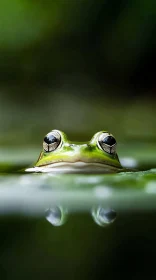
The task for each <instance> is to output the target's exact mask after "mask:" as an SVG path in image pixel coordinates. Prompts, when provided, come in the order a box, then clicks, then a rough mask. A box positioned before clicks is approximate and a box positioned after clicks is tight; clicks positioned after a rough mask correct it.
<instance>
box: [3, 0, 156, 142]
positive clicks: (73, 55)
mask: <svg viewBox="0 0 156 280" xmlns="http://www.w3.org/2000/svg"><path fill="white" fill-rule="evenodd" d="M155 15H156V3H155V1H154V0H148V1H147V0H144V1H138V0H137V1H136V0H132V1H128V0H127V1H123V0H122V1H113V0H112V1H103V0H97V1H95V0H80V1H75V0H73V1H72V0H64V1H63V0H57V1H55V0H54V1H46V2H45V1H43V0H38V1H35V0H33V1H28V0H22V1H19V0H16V1H13V2H11V3H10V1H9V0H6V1H5V2H2V3H0V130H1V134H0V143H1V145H12V144H13V145H28V144H30V145H41V142H42V139H43V136H44V135H45V134H46V133H47V132H49V131H50V130H51V129H53V128H57V129H61V130H63V131H65V132H66V133H67V134H69V136H70V137H71V138H72V139H74V140H77V141H79V140H89V139H90V138H91V137H92V135H93V134H94V133H95V132H96V131H98V130H101V129H107V130H109V131H111V132H112V133H114V134H115V135H116V137H117V139H119V141H124V140H126V141H127V140H131V139H135V140H136V139H139V141H141V140H143V141H144V140H145V141H155V135H156V133H155V132H156V128H155V104H156V98H155V62H156V53H155V43H156V39H155V38H156V36H155V35H156V32H155V30H156V16H155ZM71 120H72V121H71ZM17 136H18V137H17Z"/></svg>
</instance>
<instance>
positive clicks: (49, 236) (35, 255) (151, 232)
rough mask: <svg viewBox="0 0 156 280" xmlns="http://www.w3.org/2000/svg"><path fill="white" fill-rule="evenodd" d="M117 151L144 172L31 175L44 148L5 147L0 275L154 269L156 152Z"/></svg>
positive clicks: (96, 275)
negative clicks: (26, 168)
mask: <svg viewBox="0 0 156 280" xmlns="http://www.w3.org/2000/svg"><path fill="white" fill-rule="evenodd" d="M119 150H120V158H121V162H122V164H123V165H125V166H127V167H133V168H134V167H135V168H138V170H139V171H137V172H128V173H125V172H122V173H120V174H112V175H94V174H91V175H83V174H82V175H74V174H72V175H70V174H66V175H54V174H39V173H38V174H31V173H27V174H26V173H25V172H18V170H21V169H23V168H24V167H27V166H29V165H30V164H31V163H32V162H33V161H34V160H36V158H37V156H38V152H39V151H38V149H29V152H28V150H26V149H17V150H15V149H10V148H9V149H3V150H2V151H0V156H1V163H0V169H1V175H0V220H1V221H0V237H1V242H0V249H1V250H0V275H1V279H10V278H13V279H21V278H22V279H27V278H28V277H33V278H34V277H36V278H38V279H43V278H45V277H48V278H53V279H55V278H56V277H57V278H58V279H60V278H64V279H101V278H104V277H107V278H109V279H114V277H119V278H120V279H125V277H126V278H128V279H141V278H144V277H149V276H150V277H153V275H155V269H154V267H155V266H154V263H155V257H154V256H155V249H156V245H155V243H156V164H155V163H156V160H155V159H156V157H155V155H156V154H155V153H154V152H153V151H154V150H153V149H152V148H151V147H150V148H149V147H148V149H145V147H144V146H141V147H139V146H138V148H137V146H135V147H131V149H130V148H129V149H128V150H127V149H126V148H125V147H120V149H119ZM145 150H146V153H145ZM123 267H124V269H123ZM134 272H135V273H134ZM153 279H155V278H153Z"/></svg>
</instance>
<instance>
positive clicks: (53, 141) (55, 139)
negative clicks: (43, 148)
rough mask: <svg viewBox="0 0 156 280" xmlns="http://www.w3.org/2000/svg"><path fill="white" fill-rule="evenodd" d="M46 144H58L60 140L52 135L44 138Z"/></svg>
mask: <svg viewBox="0 0 156 280" xmlns="http://www.w3.org/2000/svg"><path fill="white" fill-rule="evenodd" d="M44 142H46V143H47V144H52V143H55V142H58V139H57V138H56V137H55V136H54V135H52V134H51V135H47V136H45V137H44Z"/></svg>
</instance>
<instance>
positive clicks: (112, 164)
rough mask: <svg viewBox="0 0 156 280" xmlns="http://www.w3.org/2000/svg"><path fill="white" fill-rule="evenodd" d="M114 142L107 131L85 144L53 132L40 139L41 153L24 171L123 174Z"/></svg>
mask: <svg viewBox="0 0 156 280" xmlns="http://www.w3.org/2000/svg"><path fill="white" fill-rule="evenodd" d="M116 147H117V141H116V139H115V137H114V136H113V135H112V134H111V133H109V132H108V131H105V130H102V131H99V132H96V133H95V134H94V135H93V137H92V138H91V140H90V141H88V142H72V141H70V140H68V137H67V135H66V134H65V133H64V132H63V131H60V130H57V129H53V130H51V131H50V132H49V133H48V134H46V135H45V137H44V139H43V149H42V151H41V153H40V155H39V158H38V159H37V161H36V163H35V164H34V167H33V168H28V169H26V171H35V172H53V173H91V174H97V173H102V174H105V173H117V172H120V171H122V170H123V167H122V165H121V163H120V160H119V158H118V155H117V152H116Z"/></svg>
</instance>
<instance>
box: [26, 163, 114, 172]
mask: <svg viewBox="0 0 156 280" xmlns="http://www.w3.org/2000/svg"><path fill="white" fill-rule="evenodd" d="M118 170H119V169H118V168H117V167H113V166H109V165H106V164H101V163H85V162H75V163H70V162H58V163H53V164H48V165H45V166H39V167H33V168H27V169H26V170H25V171H27V172H43V173H47V172H50V173H82V174H83V173H95V174H96V173H103V174H104V173H114V172H117V171H118Z"/></svg>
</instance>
